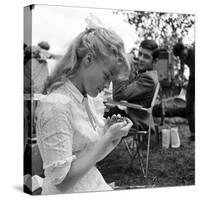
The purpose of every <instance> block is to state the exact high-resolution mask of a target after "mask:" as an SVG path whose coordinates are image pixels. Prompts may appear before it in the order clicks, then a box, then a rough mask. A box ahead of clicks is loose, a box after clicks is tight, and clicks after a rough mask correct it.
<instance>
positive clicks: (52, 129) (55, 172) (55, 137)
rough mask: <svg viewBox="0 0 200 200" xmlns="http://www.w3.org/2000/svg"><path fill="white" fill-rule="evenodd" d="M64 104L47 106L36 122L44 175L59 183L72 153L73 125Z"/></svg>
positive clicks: (69, 162) (71, 159) (69, 164)
mask: <svg viewBox="0 0 200 200" xmlns="http://www.w3.org/2000/svg"><path fill="white" fill-rule="evenodd" d="M71 120H72V119H71V115H70V112H69V109H67V108H66V105H54V106H49V107H47V108H46V109H45V110H44V112H43V113H42V114H41V115H40V119H39V120H38V123H37V128H38V135H37V136H38V144H39V148H40V151H41V156H42V159H43V168H44V169H45V175H46V176H48V177H49V178H50V180H51V181H52V182H53V183H54V184H59V183H60V182H62V180H63V179H64V178H65V176H66V175H67V173H68V171H69V169H70V166H71V162H72V161H73V160H74V159H75V158H76V157H75V156H74V155H72V143H73V127H72V125H71Z"/></svg>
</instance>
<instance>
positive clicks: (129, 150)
mask: <svg viewBox="0 0 200 200" xmlns="http://www.w3.org/2000/svg"><path fill="white" fill-rule="evenodd" d="M123 140H124V143H125V145H126V149H127V151H128V154H129V156H130V157H131V159H132V153H131V149H130V148H129V146H128V143H127V141H126V139H123Z"/></svg>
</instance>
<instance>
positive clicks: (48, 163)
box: [36, 28, 132, 194]
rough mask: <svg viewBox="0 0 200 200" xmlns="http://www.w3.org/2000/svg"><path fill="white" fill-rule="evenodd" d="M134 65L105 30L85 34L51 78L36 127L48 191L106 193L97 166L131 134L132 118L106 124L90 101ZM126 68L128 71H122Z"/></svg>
mask: <svg viewBox="0 0 200 200" xmlns="http://www.w3.org/2000/svg"><path fill="white" fill-rule="evenodd" d="M124 70H125V71H127V72H128V71H129V64H128V62H127V58H126V55H125V52H124V44H123V41H122V40H121V38H120V37H119V36H118V35H117V34H116V33H115V32H113V31H111V30H108V29H105V28H90V29H87V30H86V31H84V32H82V33H81V34H79V35H78V36H77V37H76V38H75V40H74V41H73V42H72V43H71V45H70V46H69V49H68V50H67V52H66V54H65V55H64V57H63V58H62V60H60V62H59V63H58V65H57V66H56V67H55V70H54V72H53V73H52V74H51V76H50V77H49V79H48V81H47V83H46V87H45V90H44V92H45V93H46V97H45V98H43V99H42V100H41V101H40V103H39V105H38V107H37V109H36V116H37V120H36V131H37V139H38V140H37V141H38V146H39V149H40V153H41V156H42V159H43V168H44V170H45V178H44V183H43V187H42V194H59V193H72V192H89V191H106V190H111V189H112V188H111V187H110V186H109V185H108V184H107V183H106V182H105V180H104V179H103V177H102V175H101V173H100V172H99V171H98V169H97V168H96V167H95V164H96V163H97V162H98V161H100V160H101V159H103V158H104V157H105V156H107V155H108V154H109V153H110V152H111V151H112V150H113V149H114V148H115V147H116V145H117V144H118V143H119V142H120V140H121V138H122V137H123V136H126V135H127V134H128V131H129V129H130V128H131V126H132V122H131V121H130V120H128V119H127V121H123V122H118V123H114V124H113V125H111V124H110V122H111V121H110V120H112V119H113V117H112V118H111V119H108V120H107V122H106V123H105V126H104V127H103V128H102V127H100V125H99V123H98V118H97V117H96V116H95V115H94V113H93V112H92V110H93V109H94V108H92V106H91V105H90V104H89V103H88V95H89V96H91V97H96V96H97V95H98V93H100V92H101V91H102V90H103V89H104V88H105V87H108V85H109V84H110V82H111V81H112V80H114V79H117V78H123V77H124ZM121 71H123V72H121Z"/></svg>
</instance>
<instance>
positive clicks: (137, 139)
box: [106, 83, 160, 178]
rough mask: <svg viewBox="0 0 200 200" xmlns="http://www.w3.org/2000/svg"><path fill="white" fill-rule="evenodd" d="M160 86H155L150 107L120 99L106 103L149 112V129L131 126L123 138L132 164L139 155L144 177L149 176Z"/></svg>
mask: <svg viewBox="0 0 200 200" xmlns="http://www.w3.org/2000/svg"><path fill="white" fill-rule="evenodd" d="M159 88H160V84H159V83H157V85H156V88H155V92H154V95H153V98H152V102H151V105H150V107H149V108H144V107H142V106H141V105H138V104H132V103H128V102H125V101H120V102H116V101H109V102H107V103H106V105H108V106H109V105H110V106H114V105H115V106H122V107H126V108H134V109H137V110H143V111H145V112H147V113H149V125H148V130H144V131H138V130H136V129H133V128H131V129H130V131H129V134H128V136H127V137H125V138H123V141H124V143H125V145H126V149H127V151H128V153H129V155H130V157H131V165H132V163H133V161H134V159H135V158H136V157H138V159H139V162H140V166H141V170H142V173H143V176H144V178H147V176H148V167H149V151H150V139H151V124H152V121H153V115H152V110H153V106H154V104H155V101H156V98H157V95H158V91H159ZM147 134H148V135H147ZM144 135H147V153H146V163H145V167H144V163H143V153H142V141H141V139H142V137H143V136H144ZM128 137H132V144H131V145H129V144H128V142H127V138H128ZM131 146H132V147H131Z"/></svg>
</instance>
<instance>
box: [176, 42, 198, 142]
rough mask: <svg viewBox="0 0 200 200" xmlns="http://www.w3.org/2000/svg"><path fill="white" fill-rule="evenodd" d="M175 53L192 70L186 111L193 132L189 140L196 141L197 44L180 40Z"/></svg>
mask: <svg viewBox="0 0 200 200" xmlns="http://www.w3.org/2000/svg"><path fill="white" fill-rule="evenodd" d="M173 53H174V55H175V56H178V57H179V59H180V61H181V62H182V63H183V64H186V65H187V66H188V67H189V70H190V75H189V81H188V86H187V92H186V112H187V116H188V123H189V128H190V133H191V136H190V137H189V141H195V44H194V45H193V46H192V47H190V48H188V47H186V46H184V44H183V43H181V42H178V43H177V44H175V45H174V47H173Z"/></svg>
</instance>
